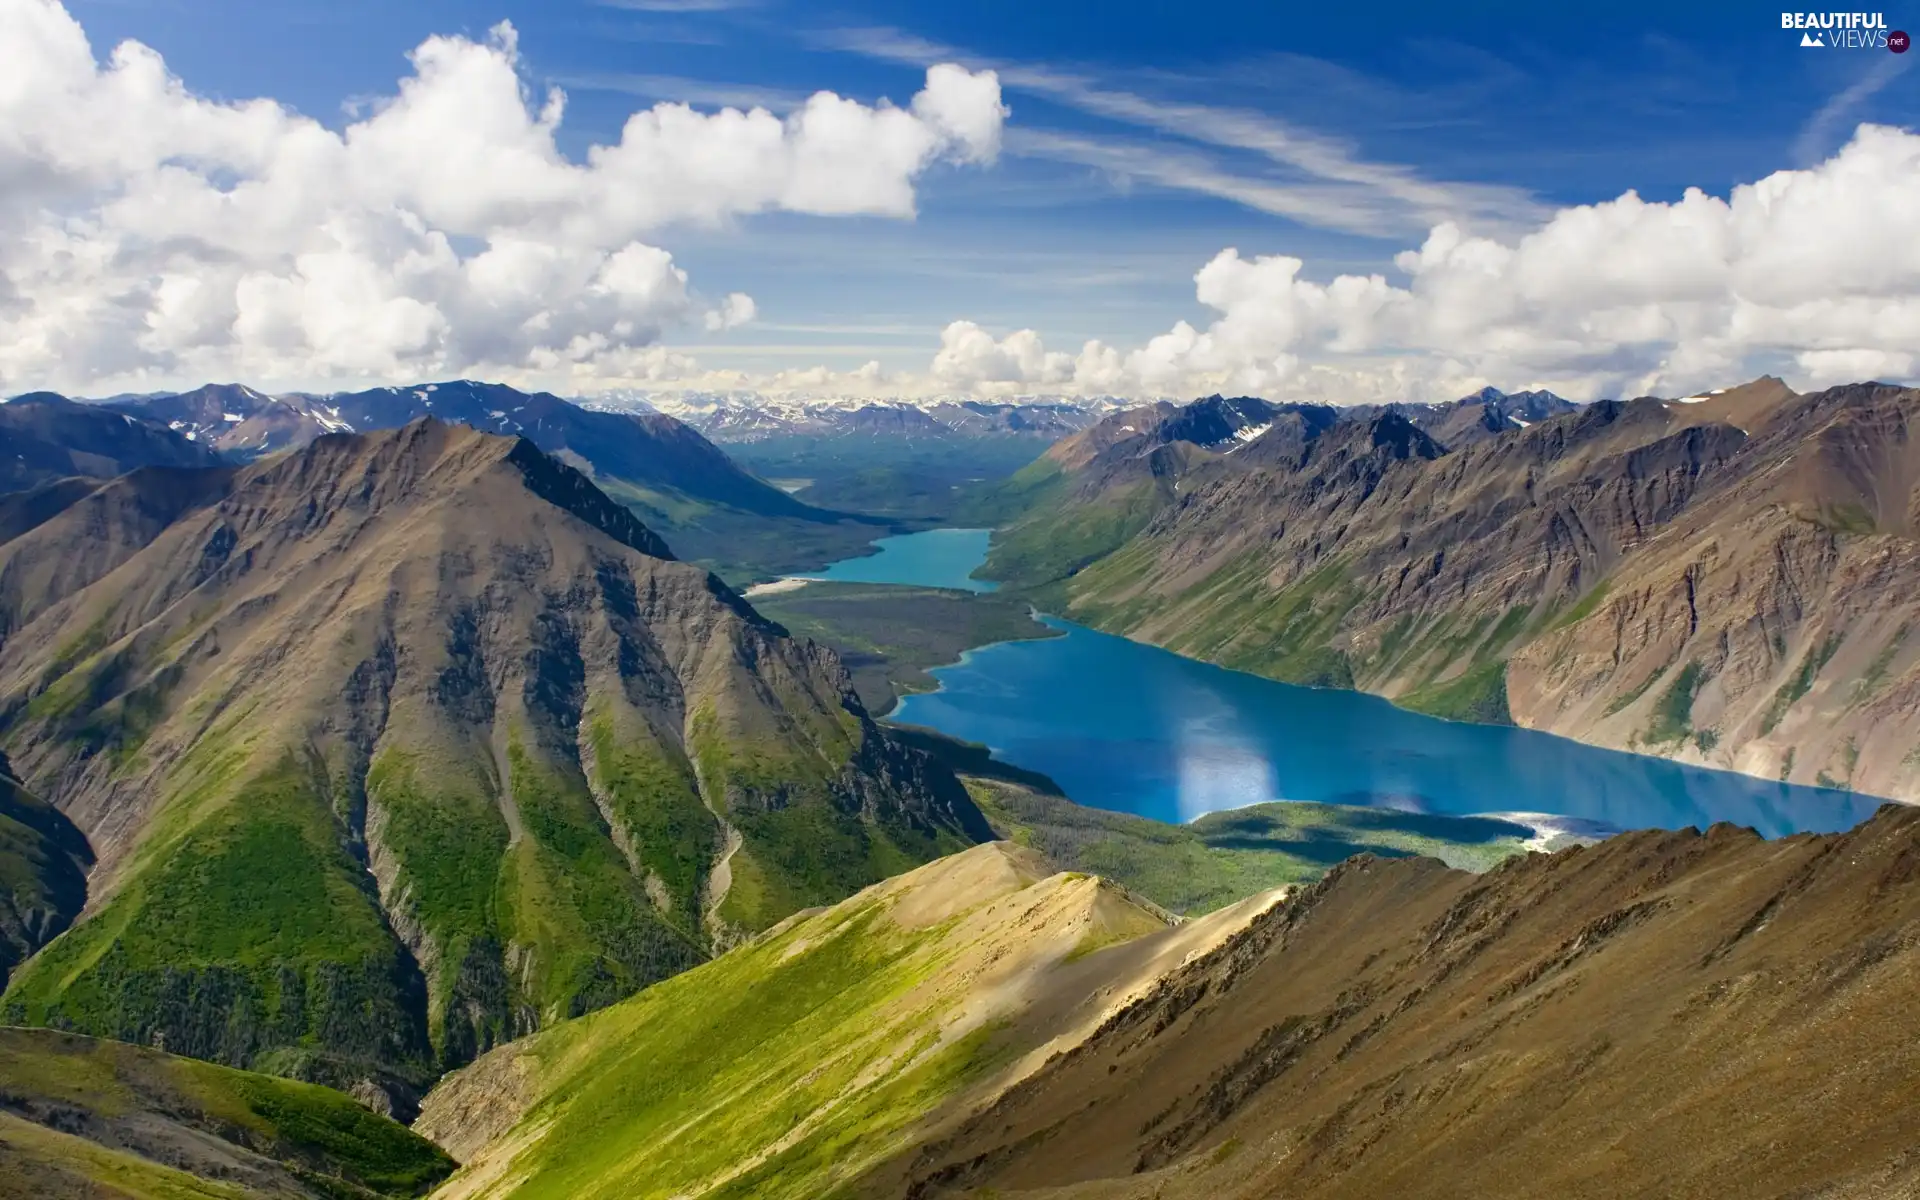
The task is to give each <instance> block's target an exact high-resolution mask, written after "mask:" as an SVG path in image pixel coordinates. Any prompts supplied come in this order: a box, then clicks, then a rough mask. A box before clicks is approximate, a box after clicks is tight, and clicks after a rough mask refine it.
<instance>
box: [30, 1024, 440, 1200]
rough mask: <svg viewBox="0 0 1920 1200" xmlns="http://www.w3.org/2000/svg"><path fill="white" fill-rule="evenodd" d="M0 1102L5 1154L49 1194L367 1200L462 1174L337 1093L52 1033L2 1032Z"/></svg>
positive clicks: (427, 1146)
mask: <svg viewBox="0 0 1920 1200" xmlns="http://www.w3.org/2000/svg"><path fill="white" fill-rule="evenodd" d="M0 1107H4V1109H5V1110H6V1114H5V1117H4V1118H0V1160H4V1162H5V1163H6V1164H7V1165H8V1166H9V1167H10V1168H11V1169H10V1170H9V1171H8V1174H9V1175H11V1176H14V1177H15V1178H16V1180H17V1178H18V1177H19V1176H25V1177H27V1178H29V1179H32V1180H34V1181H35V1187H36V1188H37V1189H40V1190H37V1191H35V1192H32V1193H26V1194H37V1195H42V1196H47V1197H55V1196H60V1195H73V1196H92V1195H105V1196H118V1195H130V1196H135V1197H143V1198H144V1197H153V1198H154V1200H173V1198H174V1197H182V1198H185V1197H203V1196H217V1197H222V1198H223V1200H224V1198H231V1197H239V1196H254V1195H269V1194H272V1195H309V1196H315V1197H326V1198H328V1200H372V1198H374V1197H411V1196H422V1195H425V1194H426V1193H427V1192H428V1191H430V1190H431V1189H432V1188H433V1187H434V1185H435V1184H437V1183H438V1182H439V1181H440V1180H441V1179H444V1178H445V1177H446V1176H447V1175H448V1173H450V1172H451V1171H452V1170H453V1167H454V1164H453V1162H452V1160H451V1159H449V1158H448V1157H447V1156H446V1155H445V1154H444V1153H443V1152H442V1151H440V1150H439V1148H438V1147H436V1146H434V1145H433V1144H432V1143H431V1142H428V1141H427V1140H426V1139H424V1138H421V1137H419V1136H417V1135H415V1134H413V1133H411V1132H409V1131H408V1130H407V1129H406V1128H405V1127H404V1126H402V1125H400V1124H398V1123H397V1122H395V1121H392V1120H389V1119H388V1118H386V1117H383V1116H380V1115H378V1114H376V1113H373V1112H370V1111H369V1110H367V1109H366V1108H364V1107H362V1106H361V1105H360V1104H359V1103H357V1102H356V1101H354V1100H352V1099H351V1098H349V1097H347V1096H345V1095H343V1094H341V1093H339V1092H335V1091H332V1090H330V1089H327V1088H323V1087H317V1086H314V1085H311V1084H303V1083H294V1082H291V1081H289V1080H284V1079H275V1078H272V1077H269V1076H265V1075H257V1074H252V1073H250V1072H246V1071H235V1070H230V1069H228V1068H225V1067H218V1066H214V1065H212V1064H210V1063H203V1062H195V1061H193V1060H191V1059H185V1058H178V1057H175V1056H173V1055H169V1054H163V1053H161V1052H159V1051H156V1050H149V1049H146V1048H143V1047H139V1046H129V1045H125V1044H122V1043H118V1042H108V1041H96V1040H94V1039H92V1038H86V1037H79V1036H75V1035H72V1034H63V1033H56V1032H53V1031H51V1030H33V1029H0ZM4 1191H5V1189H4V1187H0V1193H4Z"/></svg>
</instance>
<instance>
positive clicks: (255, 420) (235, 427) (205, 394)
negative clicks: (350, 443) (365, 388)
mask: <svg viewBox="0 0 1920 1200" xmlns="http://www.w3.org/2000/svg"><path fill="white" fill-rule="evenodd" d="M105 404H106V406H107V407H109V408H112V409H115V410H117V411H119V412H125V413H132V414H134V415H136V416H142V417H146V418H148V419H150V420H153V421H158V422H161V423H163V424H165V425H166V426H167V427H168V428H169V429H172V430H175V431H177V432H179V433H181V434H183V435H184V436H186V437H188V438H190V439H192V440H194V441H196V442H198V443H199V444H200V445H203V446H212V447H214V448H216V449H218V450H219V451H221V452H222V453H223V454H225V455H227V456H228V457H229V458H233V459H236V460H241V461H245V460H247V459H252V458H258V457H259V456H260V455H262V454H271V453H273V452H274V451H276V450H288V449H292V448H293V447H295V446H304V445H306V444H307V443H308V442H310V441H312V440H313V439H314V438H317V437H319V436H320V435H321V434H323V433H350V432H352V427H351V426H350V425H348V424H347V422H345V421H344V420H342V419H341V418H340V414H339V411H338V409H337V408H336V407H334V406H331V405H328V404H327V403H325V402H324V401H322V400H320V399H318V398H317V397H313V396H301V395H291V396H269V395H267V394H265V393H264V392H257V391H255V390H254V389H252V388H250V387H246V386H245V385H243V384H238V383H210V384H207V385H206V386H205V387H199V388H195V389H194V390H193V391H190V392H175V393H163V394H160V395H154V396H124V397H116V398H114V399H112V400H108V401H106V402H105Z"/></svg>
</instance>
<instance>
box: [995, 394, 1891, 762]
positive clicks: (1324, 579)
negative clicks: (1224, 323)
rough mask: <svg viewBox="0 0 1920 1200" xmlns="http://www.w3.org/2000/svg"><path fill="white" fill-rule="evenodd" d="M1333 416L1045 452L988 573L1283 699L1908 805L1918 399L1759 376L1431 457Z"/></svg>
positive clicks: (1356, 421)
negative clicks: (1657, 756) (1368, 697)
mask: <svg viewBox="0 0 1920 1200" xmlns="http://www.w3.org/2000/svg"><path fill="white" fill-rule="evenodd" d="M1509 399H1510V398H1509ZM1202 403H1203V404H1205V403H1208V402H1202ZM1502 403H1504V401H1502ZM1482 407H1483V408H1486V407H1487V406H1486V405H1483V406H1482ZM1328 413H1330V410H1323V411H1322V412H1321V413H1320V414H1318V415H1315V414H1314V412H1313V410H1310V409H1302V410H1298V411H1292V412H1287V413H1284V414H1280V415H1278V416H1276V418H1275V419H1274V420H1273V421H1272V422H1271V423H1269V424H1268V425H1267V426H1266V427H1264V428H1262V429H1261V430H1260V432H1259V434H1258V436H1255V437H1253V438H1252V440H1250V441H1246V442H1244V443H1240V444H1238V445H1236V446H1234V447H1231V448H1230V450H1229V452H1227V453H1221V454H1215V453H1213V452H1212V451H1210V450H1208V449H1207V448H1206V447H1204V446H1200V445H1198V444H1195V443H1190V442H1181V441H1175V442H1171V443H1163V444H1156V445H1151V446H1149V445H1148V444H1147V443H1146V442H1145V441H1143V440H1141V439H1140V438H1139V436H1138V435H1135V437H1134V438H1132V439H1129V440H1118V441H1115V440H1111V439H1110V440H1109V442H1108V444H1107V445H1105V446H1104V447H1099V448H1096V439H1093V438H1092V437H1091V436H1088V437H1087V440H1086V441H1085V442H1083V443H1082V444H1081V445H1078V446H1075V445H1072V444H1070V443H1071V442H1073V441H1075V440H1076V439H1070V440H1069V442H1062V443H1061V444H1060V445H1058V446H1056V447H1055V448H1054V451H1053V452H1051V453H1050V458H1051V461H1052V462H1053V464H1054V466H1055V467H1056V474H1055V477H1054V478H1053V479H1052V480H1051V481H1050V482H1048V483H1047V484H1045V488H1046V489H1047V492H1046V502H1044V503H1036V504H1034V505H1033V507H1031V508H1029V509H1027V510H1026V511H1025V512H1024V514H1023V515H1018V516H1015V517H1014V518H1013V519H1012V521H1011V524H1009V526H1008V527H1007V528H1006V529H1005V531H1004V532H1003V534H1002V535H1001V541H1000V543H999V544H998V545H997V546H996V549H995V552H994V556H993V558H991V559H990V560H989V566H988V571H987V572H986V573H988V574H994V575H997V576H998V577H1000V578H1004V579H1011V580H1013V581H1014V582H1016V583H1020V584H1023V585H1025V586H1027V587H1028V588H1030V589H1033V590H1034V591H1035V592H1036V594H1038V595H1039V596H1041V597H1042V598H1044V599H1045V600H1047V601H1048V602H1049V603H1051V604H1052V605H1053V606H1055V607H1056V609H1057V610H1058V611H1061V612H1063V613H1064V614H1065V615H1070V616H1073V617H1075V618H1077V619H1080V620H1085V621H1089V622H1091V623H1093V624H1095V625H1098V626H1100V627H1102V628H1106V629H1110V630H1113V631H1116V632H1123V633H1126V634H1128V635H1129V636H1134V637H1138V638H1141V639H1144V640H1147V641H1152V642H1155V643H1158V644H1161V645H1165V646H1167V647H1168V648H1170V649H1173V650H1177V651H1180V652H1182V653H1186V654H1191V655H1194V656H1197V657H1202V658H1206V659H1209V660H1212V661H1216V662H1220V663H1222V664H1224V665H1227V666H1232V667H1237V668H1240V669H1244V670H1250V671H1255V672H1258V673H1261V674H1266V675H1269V676H1272V677H1275V678H1279V679H1283V680H1288V681H1291V682H1299V683H1312V684H1323V685H1331V686H1340V687H1358V688H1362V689H1364V690H1367V691H1373V692H1377V693H1380V694H1383V695H1386V696H1389V697H1392V698H1394V699H1395V700H1397V701H1399V702H1400V703H1402V704H1404V705H1407V706H1408V707H1412V708H1416V709H1420V710H1423V711H1427V712H1432V713H1436V714H1438V715H1442V716H1448V717H1458V718H1465V719H1473V720H1484V721H1498V722H1506V721H1513V722H1517V723H1519V724H1522V725H1527V726H1530V727H1535V728H1542V729H1547V730H1550V731H1552V732H1555V733H1561V734H1565V735H1568V736H1572V737H1576V738H1580V739H1582V740H1585V741H1590V742H1595V743H1598V744H1601V745H1607V746H1612V747H1616V748H1623V749H1635V750H1643V751H1649V752H1654V753H1661V754H1667V755H1671V756H1674V757H1678V758H1682V759H1686V760H1689V761H1695V762H1701V763H1705V764H1708V765H1713V766H1722V767H1731V768H1735V769H1740V770H1745V771H1749V772H1752V773H1756V774H1762V775H1767V776H1777V777H1780V778H1784V779H1789V780H1792V781H1794V782H1800V783H1825V784H1830V785H1835V786H1850V787H1853V788H1855V789H1858V790H1862V791H1867V792H1871V793H1874V794H1877V795H1884V796H1890V797H1896V798H1911V799H1920V759H1916V758H1915V757H1914V756H1912V754H1911V747H1912V745H1913V744H1914V742H1915V741H1916V740H1920V671H1916V668H1920V645H1909V641H1908V631H1909V630H1910V628H1911V627H1912V626H1913V625H1914V624H1915V622H1916V619H1920V612H1916V611H1914V608H1913V606H1914V603H1915V602H1914V600H1913V599H1912V598H1913V597H1914V596H1915V595H1916V591H1915V588H1914V581H1915V576H1914V572H1915V571H1916V569H1917V567H1916V541H1915V536H1914V530H1915V525H1914V516H1913V514H1914V513H1915V512H1916V511H1920V508H1916V505H1920V458H1916V457H1915V455H1916V454H1920V451H1915V450H1913V449H1912V448H1911V434H1910V430H1911V428H1912V425H1913V422H1914V421H1915V420H1916V419H1920V392H1915V391H1913V390H1911V389H1901V388H1892V387H1885V386H1882V385H1873V384H1863V385H1855V386H1850V387H1844V388H1836V389H1832V390H1830V391H1827V392H1822V393H1819V394H1817V395H1811V396H1799V395H1796V394H1794V393H1793V392H1792V391H1791V390H1790V389H1788V388H1786V387H1785V385H1783V384H1781V383H1780V382H1779V381H1778V380H1771V379H1768V380H1759V381H1756V382H1755V383H1753V384H1749V385H1745V386H1743V387H1740V388H1734V389H1730V390H1728V391H1724V392H1720V393H1715V394H1713V395H1710V396H1706V397H1701V398H1688V399H1687V400H1685V401H1667V400H1658V399H1654V398H1651V397H1646V398H1641V399H1637V400H1632V401H1627V402H1619V401H1605V402H1601V403H1597V404H1593V405H1589V406H1586V407H1584V408H1580V409H1577V410H1573V411H1567V412H1562V413H1560V414H1559V415H1548V416H1544V417H1543V418H1542V419H1540V420H1526V419H1525V418H1522V421H1524V422H1525V423H1524V424H1516V425H1514V426H1513V427H1512V428H1510V429H1507V430H1505V431H1504V432H1497V433H1495V432H1491V431H1487V433H1486V436H1474V437H1471V438H1467V439H1464V440H1460V439H1457V440H1456V441H1455V442H1454V443H1453V444H1451V445H1449V444H1446V443H1443V442H1442V441H1440V440H1439V439H1437V438H1436V437H1434V436H1433V435H1431V434H1429V433H1428V432H1427V431H1426V429H1425V428H1423V427H1422V426H1421V424H1419V423H1416V422H1415V421H1413V420H1411V419H1410V418H1408V417H1407V416H1406V415H1404V414H1403V413H1401V412H1399V411H1395V410H1393V409H1387V410H1381V411H1376V412H1372V413H1370V414H1369V413H1365V412H1362V413H1341V414H1338V415H1337V418H1335V417H1333V416H1330V415H1328ZM1169 424H1170V423H1169V422H1168V421H1167V420H1165V419H1162V420H1161V421H1160V422H1159V423H1158V424H1157V425H1156V426H1155V427H1154V428H1155V429H1157V430H1165V429H1167V428H1168V427H1169ZM1090 432H1091V431H1090ZM1089 530H1091V531H1093V533H1092V534H1089V533H1088V531H1089ZM1095 535H1097V536H1095ZM1036 548H1038V549H1037V550H1036Z"/></svg>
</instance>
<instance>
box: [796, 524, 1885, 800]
mask: <svg viewBox="0 0 1920 1200" xmlns="http://www.w3.org/2000/svg"><path fill="white" fill-rule="evenodd" d="M962 533H965V534H967V535H968V536H967V537H959V536H954V535H958V534H962ZM885 541H886V543H890V544H891V545H890V546H889V547H888V548H887V549H884V550H883V551H882V553H881V554H879V555H875V556H873V557H870V558H862V559H856V560H851V561H850V562H848V563H841V564H836V566H835V569H834V570H833V571H829V572H823V573H822V576H821V577H826V578H835V579H850V578H854V576H851V575H846V574H840V573H838V568H840V567H851V566H853V565H854V564H864V565H865V567H866V568H867V569H866V570H865V571H864V573H862V574H861V575H860V576H858V578H859V579H860V580H861V581H863V582H871V583H922V584H924V583H926V582H928V581H930V580H934V579H944V580H955V579H961V580H965V579H966V577H967V572H969V571H971V570H973V569H974V568H975V567H976V566H978V565H979V563H980V561H981V559H982V557H983V556H984V554H985V551H986V535H985V534H984V532H983V531H978V530H966V531H962V530H939V531H935V532H933V533H921V534H912V535H908V536H907V537H902V538H888V539H886V540H885ZM937 560H944V561H937ZM886 563H897V564H902V565H903V566H906V567H907V568H908V573H910V574H911V575H912V578H898V579H888V578H884V577H883V575H884V570H885V568H884V564H886ZM968 583H969V584H972V585H975V586H977V584H978V581H973V580H969V581H968ZM942 586H955V585H954V584H952V583H946V584H943V585H942ZM1045 620H1046V623H1047V624H1048V625H1051V626H1053V627H1054V628H1056V629H1059V630H1061V631H1063V633H1064V634H1065V636H1063V637H1056V638H1049V639H1045V640H1041V641H1029V642H1003V643H1000V644H998V645H993V646H985V647H982V648H980V649H977V650H973V651H970V652H968V654H967V655H966V656H965V658H964V659H963V660H962V661H961V662H960V663H958V664H955V665H953V666H948V667H938V668H935V669H934V671H933V672H932V674H933V675H934V677H935V678H936V679H938V680H939V682H940V689H939V690H938V691H936V692H930V693H923V694H920V695H914V696H908V697H907V698H906V699H905V700H903V701H902V702H901V704H900V707H899V708H898V709H896V710H895V711H894V713H893V714H892V719H893V720H896V721H898V722H900V723H902V724H908V725H925V726H929V727H931V728H934V729H937V730H940V731H941V732H943V733H946V734H949V735H951V736H953V737H958V738H964V739H966V740H968V741H972V742H980V743H984V744H985V745H987V746H989V747H991V748H992V749H993V751H994V754H995V756H996V757H998V758H1000V759H1001V760H1003V761H1005V762H1009V763H1012V764H1014V765H1016V766H1021V767H1026V768H1028V769H1030V770H1035V771H1040V772H1043V773H1045V774H1047V775H1049V776H1051V777H1052V778H1053V779H1054V780H1055V781H1056V782H1058V783H1059V784H1060V786H1061V787H1062V788H1064V789H1065V790H1066V793H1067V795H1068V796H1070V797H1072V798H1073V799H1074V800H1075V801H1077V802H1079V803H1081V804H1087V805H1093V806H1096V807H1100V808H1106V809H1114V810H1118V811H1122V812H1131V813H1138V814H1140V815H1141V816H1146V817H1152V818H1155V819H1157V820H1162V821H1190V820H1192V819H1193V818H1195V817H1197V816H1200V815H1201V814H1203V813H1208V812H1213V811H1216V810H1219V809H1228V808H1238V807H1242V806H1244V805H1248V804H1257V803H1261V802H1263V801H1268V800H1311V801H1321V802H1325V803H1331V804H1358V805H1369V806H1376V807H1385V808H1395V809H1402V810H1407V811H1417V812H1429V813H1444V814H1451V815H1465V814H1471V813H1489V812H1528V813H1552V814H1556V815H1559V816H1563V817H1570V818H1575V819H1577V820H1579V821H1581V822H1588V823H1594V824H1597V825H1600V826H1604V827H1607V828H1611V829H1637V828H1649V827H1660V828H1668V829H1680V828H1684V827H1686V826H1689V825H1692V826H1697V827H1700V828H1705V827H1706V826H1708V825H1711V824H1713V823H1714V822H1716V821H1731V822H1733V823H1735V824H1737V825H1747V826H1751V827H1753V828H1754V829H1756V830H1758V831H1760V832H1761V833H1763V834H1765V835H1767V836H1769V837H1778V836H1782V835H1785V834H1789V833H1797V832H1803V831H1815V832H1830V831H1833V830H1839V829H1846V828H1850V827H1851V826H1853V825H1855V824H1858V823H1859V822H1860V821H1862V820H1865V819H1866V818H1867V817H1868V816H1870V815H1872V813H1873V811H1874V809H1875V808H1877V807H1879V805H1880V804H1881V803H1882V801H1880V800H1878V799H1876V798H1873V797H1870V796H1864V795H1859V794H1856V793H1851V792H1842V791H1832V790H1828V789H1824V788H1809V787H1796V786H1791V785H1787V784H1782V783H1776V782H1772V781H1769V780H1764V779H1757V778H1754V777H1752V776H1749V775H1740V774H1736V773H1733V772H1730V771H1713V770H1706V769H1703V768H1698V767H1687V766H1681V765H1680V764H1678V763H1674V762H1669V761H1667V760H1665V759H1658V758H1647V757H1643V756H1640V755H1635V754H1623V753H1620V752H1618V751H1613V750H1602V749H1598V748H1596V747H1592V746H1585V745H1582V744H1580V743H1578V742H1573V741H1569V740H1567V739H1565V738H1559V737H1554V736H1552V735H1550V734H1544V733H1538V732H1534V731H1531V730H1525V729H1513V728H1508V727H1504V726H1488V725H1466V724H1459V723H1456V722H1451V721H1441V720H1437V719H1435V718H1432V717H1424V716H1421V715H1419V714H1418V713H1412V712H1407V711H1405V710H1404V709H1399V708H1395V707H1394V706H1393V705H1391V704H1389V703H1387V702H1386V701H1385V700H1382V699H1379V698H1378V697H1375V696H1368V695H1364V694H1361V693H1358V692H1340V691H1330V690H1321V689H1316V688H1302V687H1294V686H1292V685H1289V684H1284V683H1275V682H1273V681H1272V680H1268V679H1262V678H1260V677H1258V676H1255V675H1245V674H1242V673H1240V672H1237V671H1228V670H1225V669H1223V668H1220V667H1215V666H1211V665H1209V664H1207V663H1202V662H1196V661H1194V660H1192V659H1187V658H1182V657H1180V656H1179V655H1176V654H1171V653H1169V652H1167V651H1165V650H1160V649H1157V648H1155V647H1152V646H1146V645H1142V644H1140V643H1137V642H1130V641H1128V640H1126V639H1125V638H1120V637H1114V636H1112V635H1109V634H1104V633H1099V632H1097V631H1095V630H1092V629H1087V628H1085V627H1083V626H1079V625H1075V624H1073V623H1072V622H1069V621H1062V620H1059V619H1057V618H1053V617H1048V618H1045Z"/></svg>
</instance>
